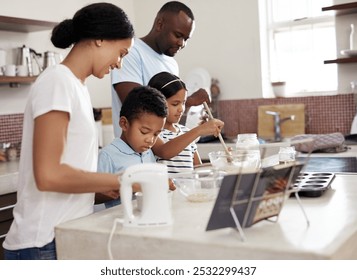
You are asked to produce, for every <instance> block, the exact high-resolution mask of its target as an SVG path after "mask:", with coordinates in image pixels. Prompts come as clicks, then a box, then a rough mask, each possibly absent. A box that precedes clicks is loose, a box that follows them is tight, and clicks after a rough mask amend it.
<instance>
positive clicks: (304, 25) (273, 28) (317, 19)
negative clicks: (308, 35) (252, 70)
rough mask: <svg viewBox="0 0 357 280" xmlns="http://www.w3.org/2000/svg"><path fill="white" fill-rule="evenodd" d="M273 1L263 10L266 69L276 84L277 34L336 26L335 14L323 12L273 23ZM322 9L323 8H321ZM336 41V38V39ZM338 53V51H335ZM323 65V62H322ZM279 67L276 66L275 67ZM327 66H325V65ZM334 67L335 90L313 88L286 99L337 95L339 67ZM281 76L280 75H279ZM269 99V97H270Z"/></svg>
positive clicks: (269, 1) (290, 94)
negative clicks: (275, 39)
mask: <svg viewBox="0 0 357 280" xmlns="http://www.w3.org/2000/svg"><path fill="white" fill-rule="evenodd" d="M272 3H273V0H268V1H267V3H265V7H263V9H264V10H265V16H264V18H265V24H266V26H265V32H266V35H265V36H266V49H267V50H266V53H267V55H266V59H267V62H266V67H267V76H268V79H269V80H270V82H276V81H277V80H276V79H275V80H274V76H273V75H274V74H273V71H274V70H273V67H274V65H273V63H274V62H273V60H274V57H275V46H274V43H275V42H274V36H275V34H277V33H279V32H287V31H288V32H289V31H291V30H299V29H302V30H313V28H316V27H321V28H324V27H329V28H331V27H332V28H334V30H336V24H335V16H334V14H333V12H323V14H321V15H318V16H313V17H302V18H296V19H292V20H282V21H275V22H274V21H273V19H272V17H273V11H272V9H273V8H272V5H273V4H272ZM321 8H322V7H321ZM335 40H336V37H335ZM334 47H335V48H336V41H335V42H334ZM335 52H336V49H335ZM321 63H323V61H321ZM277 66H278V65H277V64H276V65H275V67H277ZM324 66H325V65H324ZM331 66H332V67H334V68H335V69H334V70H333V71H335V82H336V84H335V85H334V88H333V89H332V88H331V89H329V90H321V88H322V87H321V88H320V89H315V90H312V89H311V88H309V89H307V90H302V91H296V92H288V93H287V94H286V97H294V96H295V97H296V96H310V95H327V94H336V93H337V87H338V71H337V65H330V66H329V67H331ZM277 76H279V75H277ZM268 97H269V96H268Z"/></svg>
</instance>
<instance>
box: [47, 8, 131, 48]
mask: <svg viewBox="0 0 357 280" xmlns="http://www.w3.org/2000/svg"><path fill="white" fill-rule="evenodd" d="M133 37H134V28H133V26H132V24H131V22H130V21H129V19H128V16H127V15H126V14H125V12H124V11H123V10H122V9H121V8H119V7H118V6H115V5H113V4H110V3H95V4H91V5H88V6H85V7H83V8H82V9H80V10H79V11H77V12H76V13H75V15H74V16H73V19H66V20H64V21H62V22H60V23H59V24H58V25H56V26H55V27H54V28H53V30H52V36H51V42H52V43H53V45H54V46H55V47H57V48H62V49H65V48H68V47H69V46H71V45H72V44H73V43H77V42H79V41H81V40H83V39H97V40H117V39H128V38H133Z"/></svg>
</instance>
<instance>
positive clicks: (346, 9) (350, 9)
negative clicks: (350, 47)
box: [322, 2, 357, 64]
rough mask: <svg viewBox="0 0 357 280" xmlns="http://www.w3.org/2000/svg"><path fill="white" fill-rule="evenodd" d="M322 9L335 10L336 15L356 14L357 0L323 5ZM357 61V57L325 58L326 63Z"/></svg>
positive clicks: (324, 10) (325, 10)
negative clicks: (355, 0)
mask: <svg viewBox="0 0 357 280" xmlns="http://www.w3.org/2000/svg"><path fill="white" fill-rule="evenodd" d="M322 11H323V12H327V11H335V15H336V16H342V15H350V14H356V13H357V2H352V3H345V4H338V5H333V6H328V7H322ZM356 62H357V57H340V58H336V59H332V60H325V61H324V64H331V63H338V64H343V63H356Z"/></svg>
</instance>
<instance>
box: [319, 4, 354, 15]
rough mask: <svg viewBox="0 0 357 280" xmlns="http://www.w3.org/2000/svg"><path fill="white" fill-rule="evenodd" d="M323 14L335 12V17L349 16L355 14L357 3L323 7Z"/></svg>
mask: <svg viewBox="0 0 357 280" xmlns="http://www.w3.org/2000/svg"><path fill="white" fill-rule="evenodd" d="M322 11H323V12H327V11H335V13H336V15H349V14H355V13H357V2H352V3H346V4H339V5H333V6H329V7H323V8H322Z"/></svg>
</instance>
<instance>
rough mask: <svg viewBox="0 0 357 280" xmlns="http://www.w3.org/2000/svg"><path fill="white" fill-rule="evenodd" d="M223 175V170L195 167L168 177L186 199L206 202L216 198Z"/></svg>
mask: <svg viewBox="0 0 357 280" xmlns="http://www.w3.org/2000/svg"><path fill="white" fill-rule="evenodd" d="M224 175H225V172H223V171H220V170H216V169H197V170H194V171H192V172H184V173H174V174H170V177H171V178H172V180H173V181H174V183H175V185H176V187H177V188H178V189H179V192H180V193H181V194H182V195H183V196H185V197H186V199H187V200H188V201H191V202H206V201H211V200H214V199H216V197H217V194H218V191H219V188H220V186H221V184H222V181H223V178H224Z"/></svg>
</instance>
